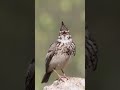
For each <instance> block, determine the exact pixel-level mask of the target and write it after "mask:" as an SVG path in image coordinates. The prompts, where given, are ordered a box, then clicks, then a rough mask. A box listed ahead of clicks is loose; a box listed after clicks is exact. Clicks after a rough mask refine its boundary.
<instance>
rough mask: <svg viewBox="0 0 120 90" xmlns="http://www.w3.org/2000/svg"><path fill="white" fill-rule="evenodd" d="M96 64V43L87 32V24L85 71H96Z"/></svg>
mask: <svg viewBox="0 0 120 90" xmlns="http://www.w3.org/2000/svg"><path fill="white" fill-rule="evenodd" d="M97 64H98V46H97V44H96V41H95V40H94V38H93V37H92V35H91V33H90V32H89V31H88V26H87V24H86V25H85V70H86V74H87V72H93V71H95V70H96V68H97Z"/></svg>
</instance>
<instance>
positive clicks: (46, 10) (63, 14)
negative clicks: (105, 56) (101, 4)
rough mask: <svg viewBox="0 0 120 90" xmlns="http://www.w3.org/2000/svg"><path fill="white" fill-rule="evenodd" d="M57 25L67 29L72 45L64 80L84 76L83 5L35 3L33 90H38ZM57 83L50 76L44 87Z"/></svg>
mask: <svg viewBox="0 0 120 90" xmlns="http://www.w3.org/2000/svg"><path fill="white" fill-rule="evenodd" d="M61 21H64V23H65V25H66V26H67V27H68V29H70V33H71V35H72V38H73V40H74V42H75V44H76V48H77V49H76V50H77V51H76V56H75V57H72V59H71V63H70V64H69V65H68V67H67V68H66V69H65V72H66V75H68V76H76V77H77V76H78V77H84V76H85V1H84V0H35V60H36V63H35V71H36V72H35V78H36V79H35V88H36V89H35V90H42V88H43V86H44V84H41V80H42V77H43V75H44V73H45V57H46V53H47V50H48V49H49V46H50V45H51V43H53V42H54V41H56V39H57V36H58V33H59V29H60V26H61ZM55 79H57V75H56V74H55V73H53V74H52V75H51V77H50V80H49V82H48V83H47V84H50V83H52V82H53V81H54V80H55Z"/></svg>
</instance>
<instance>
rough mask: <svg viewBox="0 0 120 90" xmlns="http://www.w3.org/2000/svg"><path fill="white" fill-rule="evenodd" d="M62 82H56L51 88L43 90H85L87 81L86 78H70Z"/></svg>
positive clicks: (46, 87) (47, 87)
mask: <svg viewBox="0 0 120 90" xmlns="http://www.w3.org/2000/svg"><path fill="white" fill-rule="evenodd" d="M62 80H64V82H63V81H61V80H56V81H54V82H53V84H52V85H50V86H45V87H44V89H43V90H85V79H84V78H76V77H69V79H68V80H67V79H66V78H62Z"/></svg>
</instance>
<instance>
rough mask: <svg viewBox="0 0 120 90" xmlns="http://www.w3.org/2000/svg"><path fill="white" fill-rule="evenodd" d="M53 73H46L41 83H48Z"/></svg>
mask: <svg viewBox="0 0 120 90" xmlns="http://www.w3.org/2000/svg"><path fill="white" fill-rule="evenodd" d="M51 73H52V71H51V72H49V73H45V75H44V77H43V79H42V82H41V83H47V82H48V80H49V77H50V75H51Z"/></svg>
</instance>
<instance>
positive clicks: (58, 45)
mask: <svg viewBox="0 0 120 90" xmlns="http://www.w3.org/2000/svg"><path fill="white" fill-rule="evenodd" d="M75 54H76V45H75V43H74V42H73V39H72V37H71V34H70V32H69V29H68V28H67V27H66V26H65V24H64V22H63V21H62V23H61V27H60V30H59V35H58V38H57V40H56V41H55V42H53V43H52V44H51V45H50V47H49V50H48V52H47V54H46V62H45V68H46V72H45V74H44V76H43V79H42V82H41V83H47V82H48V80H49V77H50V75H51V74H52V72H53V71H54V72H55V73H56V74H57V75H58V77H59V79H60V80H62V79H61V78H62V77H65V78H67V76H66V75H65V73H64V71H63V69H64V67H65V66H66V65H67V64H68V62H69V60H70V58H71V56H75ZM56 70H61V71H62V73H63V76H61V75H60V74H58V73H57V71H56Z"/></svg>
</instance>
